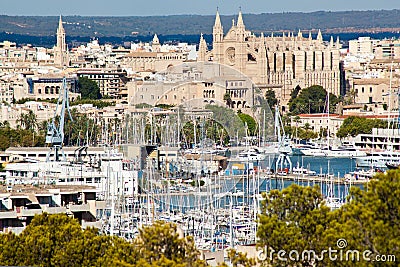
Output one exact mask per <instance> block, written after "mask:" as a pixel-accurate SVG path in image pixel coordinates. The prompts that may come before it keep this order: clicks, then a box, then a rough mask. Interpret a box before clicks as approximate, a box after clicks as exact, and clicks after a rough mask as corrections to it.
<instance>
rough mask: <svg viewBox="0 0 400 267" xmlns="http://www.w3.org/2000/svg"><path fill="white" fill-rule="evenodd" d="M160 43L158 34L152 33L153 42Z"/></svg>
mask: <svg viewBox="0 0 400 267" xmlns="http://www.w3.org/2000/svg"><path fill="white" fill-rule="evenodd" d="M159 43H160V40H159V39H158V36H157V34H156V33H155V34H154V37H153V44H159Z"/></svg>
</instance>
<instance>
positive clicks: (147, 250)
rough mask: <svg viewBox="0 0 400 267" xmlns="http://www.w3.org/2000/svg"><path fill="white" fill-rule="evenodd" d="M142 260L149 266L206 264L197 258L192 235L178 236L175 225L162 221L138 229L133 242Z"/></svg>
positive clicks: (197, 253)
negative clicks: (136, 236) (137, 235)
mask: <svg viewBox="0 0 400 267" xmlns="http://www.w3.org/2000/svg"><path fill="white" fill-rule="evenodd" d="M134 247H135V248H136V249H137V250H138V251H139V253H140V256H141V260H142V262H143V261H145V262H147V263H149V264H150V265H151V266H199V267H200V266H206V264H205V263H204V262H203V261H201V260H199V259H198V255H199V252H198V251H197V250H196V248H195V245H194V241H193V238H192V237H186V238H183V237H180V236H179V233H178V231H177V228H176V225H175V224H172V223H166V222H162V221H157V222H155V223H154V224H153V225H152V226H145V227H143V228H142V229H141V230H140V234H139V238H137V239H136V240H135V242H134Z"/></svg>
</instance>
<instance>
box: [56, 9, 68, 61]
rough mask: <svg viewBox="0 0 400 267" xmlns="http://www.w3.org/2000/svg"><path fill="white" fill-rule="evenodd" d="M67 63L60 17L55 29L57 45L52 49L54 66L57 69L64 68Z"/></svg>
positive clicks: (63, 31)
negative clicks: (57, 67)
mask: <svg viewBox="0 0 400 267" xmlns="http://www.w3.org/2000/svg"><path fill="white" fill-rule="evenodd" d="M68 63H69V62H68V48H67V44H66V42H65V30H64V27H63V22H62V18H61V16H60V20H59V22H58V29H57V45H56V46H55V47H54V64H55V65H57V66H59V67H64V66H67V65H68Z"/></svg>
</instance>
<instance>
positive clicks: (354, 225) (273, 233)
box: [257, 171, 400, 266]
mask: <svg viewBox="0 0 400 267" xmlns="http://www.w3.org/2000/svg"><path fill="white" fill-rule="evenodd" d="M366 187H367V188H368V190H362V189H360V188H358V187H352V188H351V190H350V195H349V196H348V200H349V202H348V203H347V204H344V205H343V206H342V207H341V208H340V209H337V210H334V211H332V210H330V209H328V208H327V207H326V206H325V204H324V199H323V196H322V195H321V193H320V190H319V188H318V187H313V188H311V187H300V186H298V185H295V184H294V185H292V186H290V187H289V188H286V189H284V190H283V191H277V190H273V191H271V192H270V193H269V194H268V195H265V200H264V201H263V203H262V212H261V215H260V216H259V228H258V232H257V236H258V238H259V241H258V246H259V247H262V248H265V247H267V248H268V249H267V250H265V253H266V254H265V256H266V257H265V258H266V259H265V262H264V263H267V264H270V265H267V266H380V265H374V264H375V263H374V262H373V261H374V260H375V259H376V258H375V257H376V255H385V256H387V257H386V259H389V257H390V259H391V260H388V261H386V262H385V263H384V265H385V266H397V261H398V260H399V257H400V213H399V211H400V200H399V198H398V195H399V194H400V171H389V172H387V173H385V174H383V173H381V174H379V175H377V176H376V177H375V178H373V179H372V180H371V181H370V182H369V183H368V184H367V185H366ZM338 240H342V241H343V240H344V242H345V243H341V245H342V246H341V247H339V246H338ZM343 244H344V245H343ZM329 248H331V249H332V250H335V251H336V252H335V253H334V254H331V255H332V256H333V259H334V258H335V257H334V256H335V255H336V259H337V260H332V257H330V256H329V254H328V253H327V252H326V251H327V250H329ZM271 249H273V250H275V253H273V254H272V257H270V255H271V254H270V253H271V251H272V250H271ZM279 250H284V251H285V252H287V254H286V255H285V256H284V257H285V258H286V259H287V261H282V260H279V259H278V258H277V252H278V251H279ZM292 250H295V251H297V252H299V255H298V254H296V253H294V254H292V258H294V259H296V257H297V256H299V259H298V260H291V259H290V258H289V255H288V253H289V252H290V251H292ZM324 250H326V251H325V252H324ZM354 250H357V251H358V252H359V257H360V258H359V260H357V258H353V256H352V254H346V253H349V252H350V253H353V252H354ZM304 251H306V252H307V253H306V254H305V257H303V256H302V252H304ZM309 251H313V252H315V255H316V256H318V257H320V260H318V261H317V262H315V261H313V260H312V259H311V258H309V257H308V255H309V254H308V252H309ZM365 251H371V254H368V255H367V257H368V258H369V259H371V261H368V259H366V258H363V255H362V253H364V252H365ZM323 252H324V253H326V254H324V257H322V258H321V255H323V254H322V253H323ZM340 255H342V256H340ZM343 255H344V256H343ZM348 255H350V256H348ZM391 255H393V256H391ZM281 256H282V255H281ZM311 256H313V255H312V254H311ZM340 257H342V260H340ZM346 257H347V258H346ZM354 257H357V254H355V256H354ZM394 259H396V261H394ZM315 263H316V264H315Z"/></svg>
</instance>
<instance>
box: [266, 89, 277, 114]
mask: <svg viewBox="0 0 400 267" xmlns="http://www.w3.org/2000/svg"><path fill="white" fill-rule="evenodd" d="M265 99H266V100H267V103H268V106H269V108H270V109H271V110H272V109H273V108H274V107H275V105H276V104H278V99H276V95H275V91H274V90H272V89H268V90H267V92H265Z"/></svg>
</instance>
